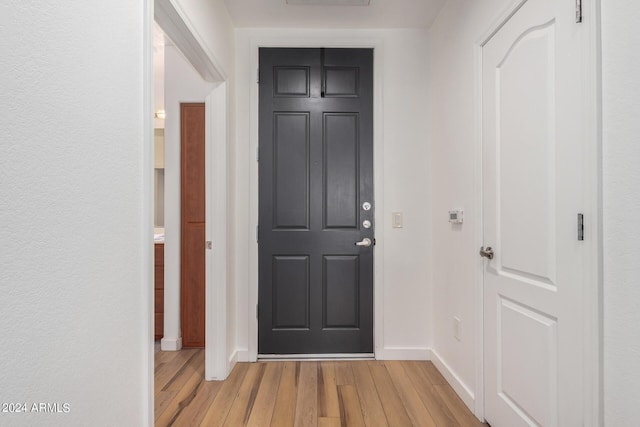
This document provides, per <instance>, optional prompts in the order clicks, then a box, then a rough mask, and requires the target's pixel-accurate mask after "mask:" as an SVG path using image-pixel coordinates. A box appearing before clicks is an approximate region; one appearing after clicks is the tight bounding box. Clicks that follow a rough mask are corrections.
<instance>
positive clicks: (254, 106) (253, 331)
mask: <svg viewBox="0 0 640 427" xmlns="http://www.w3.org/2000/svg"><path fill="white" fill-rule="evenodd" d="M250 45H251V69H252V70H258V68H259V49H260V48H261V47H280V48H287V47H292V48H321V47H326V48H370V49H373V50H374V55H373V175H374V201H375V208H376V209H375V215H374V224H375V227H376V234H377V235H378V240H377V242H376V245H375V246H374V249H373V257H374V258H373V259H374V271H373V348H374V355H375V358H376V359H383V358H384V343H383V328H382V326H383V297H384V292H383V290H384V273H383V260H384V239H382V235H383V230H384V207H385V206H384V191H383V189H384V177H383V171H384V156H383V149H384V140H383V126H382V124H383V117H384V114H383V100H382V93H383V81H384V80H383V63H384V62H383V55H384V52H383V41H382V40H381V39H379V38H375V37H354V38H348V37H336V36H333V37H332V36H318V37H309V38H306V37H305V38H304V39H301V38H294V37H291V36H283V37H257V38H252V39H251V41H250ZM251 76H252V78H251V81H250V82H247V84H250V87H251V100H250V106H251V113H250V123H251V125H250V148H251V149H250V150H249V157H248V159H247V160H248V162H249V165H248V166H249V168H248V169H249V230H248V236H249V242H248V243H249V245H248V246H249V289H248V291H249V292H248V294H249V295H248V310H247V313H248V326H249V336H248V347H249V348H248V354H247V360H248V361H250V362H255V361H256V360H257V359H258V319H257V316H256V314H257V313H256V307H257V305H258V244H257V242H256V227H257V224H258V212H259V211H258V162H257V161H256V154H255V153H256V152H257V147H258V140H259V137H258V122H259V120H258V114H259V111H258V110H259V108H258V85H257V84H256V83H257V82H256V80H254V77H255V76H256V75H254V74H253V73H251Z"/></svg>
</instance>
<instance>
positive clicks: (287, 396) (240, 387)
mask: <svg viewBox="0 0 640 427" xmlns="http://www.w3.org/2000/svg"><path fill="white" fill-rule="evenodd" d="M155 419H156V426H198V425H200V426H223V425H224V426H231V427H239V426H274V427H286V426H317V427H334V426H335V427H338V426H400V427H403V426H438V427H440V426H460V427H467V426H474V427H476V426H485V425H486V424H482V423H480V422H479V421H478V420H477V419H476V418H475V417H474V416H473V415H472V414H471V412H470V411H469V410H468V409H467V407H466V406H465V405H464V403H463V402H462V401H461V400H460V398H459V397H458V396H457V395H456V394H455V392H454V391H453V389H452V388H451V387H450V386H449V385H448V384H447V382H446V381H445V380H444V378H443V377H442V375H440V373H439V372H438V370H437V369H436V368H435V367H434V366H433V364H432V363H431V362H407V361H384V362H381V361H380V362H379V361H339V362H259V363H238V364H237V365H236V367H235V368H234V369H233V372H231V375H229V378H227V380H226V381H204V351H203V350H195V349H189V350H182V351H179V352H158V353H156V361H155Z"/></svg>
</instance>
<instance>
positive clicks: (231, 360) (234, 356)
mask: <svg viewBox="0 0 640 427" xmlns="http://www.w3.org/2000/svg"><path fill="white" fill-rule="evenodd" d="M236 363H238V351H234V352H233V353H232V354H231V356H229V365H228V367H229V369H228V371H227V376H229V374H230V373H231V371H233V368H234V367H235V366H236Z"/></svg>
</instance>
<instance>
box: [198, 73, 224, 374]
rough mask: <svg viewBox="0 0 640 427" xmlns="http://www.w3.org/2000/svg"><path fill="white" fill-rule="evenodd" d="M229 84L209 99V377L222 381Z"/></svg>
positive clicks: (206, 363) (207, 337)
mask: <svg viewBox="0 0 640 427" xmlns="http://www.w3.org/2000/svg"><path fill="white" fill-rule="evenodd" d="M227 96H228V95H227V84H226V83H221V84H220V85H218V86H217V87H216V88H215V89H214V90H213V91H212V92H211V94H209V96H207V99H206V103H205V105H206V130H205V135H206V143H205V175H206V179H205V189H206V190H205V191H206V222H205V236H206V237H205V240H207V241H209V242H211V243H212V245H211V249H205V251H206V257H205V264H206V275H205V295H206V298H205V301H206V303H205V304H206V309H205V325H206V327H205V366H204V370H205V379H207V380H217V381H222V380H225V379H226V378H227V376H228V375H229V372H230V363H229V362H228V360H227V359H228V357H227V334H228V318H227V317H228V314H227V288H228V275H227V253H228V252H229V238H228V232H227V230H228V221H227V219H228V218H227V205H228V203H227V200H228V191H227V187H228V186H227V181H228V180H227V164H228V162H229V160H228V150H227V146H228V144H229V141H228V137H227V133H228V132H227V109H228V100H227Z"/></svg>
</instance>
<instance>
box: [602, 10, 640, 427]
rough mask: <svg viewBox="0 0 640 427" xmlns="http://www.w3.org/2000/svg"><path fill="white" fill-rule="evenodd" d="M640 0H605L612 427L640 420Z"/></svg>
mask: <svg viewBox="0 0 640 427" xmlns="http://www.w3.org/2000/svg"><path fill="white" fill-rule="evenodd" d="M638 16H640V2H638V1H634V0H621V1H616V2H607V1H603V2H602V77H603V157H604V165H603V192H604V248H603V249H604V250H603V253H604V316H605V317H604V326H605V327H604V389H605V402H604V407H605V423H606V425H607V426H611V427H614V426H631V425H640V405H638V402H640V388H639V387H638V384H640V310H639V309H638V307H640V283H639V282H640V280H639V278H640V261H639V260H640V230H639V229H638V227H637V226H636V224H635V221H634V215H633V213H635V212H637V209H638V208H640V191H639V190H638V189H639V188H640V167H639V165H640V140H639V136H638V135H640V120H638V118H639V114H640V78H639V76H640V55H638V51H639V49H640V33H639V32H638V28H637V17H638Z"/></svg>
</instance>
